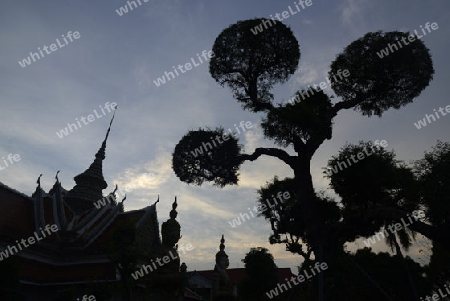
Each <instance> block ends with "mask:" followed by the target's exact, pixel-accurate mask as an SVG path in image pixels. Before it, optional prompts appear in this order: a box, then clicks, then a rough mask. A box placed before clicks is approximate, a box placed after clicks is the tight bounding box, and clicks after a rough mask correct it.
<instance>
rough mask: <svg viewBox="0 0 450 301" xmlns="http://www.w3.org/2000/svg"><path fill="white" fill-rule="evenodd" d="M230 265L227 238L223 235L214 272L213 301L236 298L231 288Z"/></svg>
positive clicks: (225, 300) (228, 300)
mask: <svg viewBox="0 0 450 301" xmlns="http://www.w3.org/2000/svg"><path fill="white" fill-rule="evenodd" d="M229 265H230V261H229V259H228V255H227V253H225V238H224V237H223V234H222V239H221V240H220V246H219V252H217V254H216V266H215V267H214V272H213V285H212V295H213V299H212V300H213V301H219V300H220V301H232V300H235V296H234V294H233V291H232V290H231V287H230V278H229V277H228V273H227V271H226V269H227V268H228V266H229Z"/></svg>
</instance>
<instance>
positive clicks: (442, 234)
mask: <svg viewBox="0 0 450 301" xmlns="http://www.w3.org/2000/svg"><path fill="white" fill-rule="evenodd" d="M362 217H366V218H380V219H387V218H390V219H395V220H398V221H399V220H401V219H403V220H404V221H406V222H407V221H408V212H405V211H403V210H400V209H395V208H391V207H379V208H375V209H373V210H370V211H368V212H366V213H365V214H363V215H362ZM408 224H409V223H408ZM343 226H344V225H343ZM344 227H345V226H344ZM408 228H409V229H411V230H412V231H415V232H418V233H420V234H422V235H424V236H426V237H427V238H429V239H431V240H432V241H433V242H438V243H439V244H441V245H442V246H443V247H444V248H446V249H447V250H450V233H449V232H448V231H446V229H445V228H443V227H436V226H433V225H429V224H426V223H424V222H421V221H420V220H415V221H414V222H413V223H412V224H410V225H408Z"/></svg>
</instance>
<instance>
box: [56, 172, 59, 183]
mask: <svg viewBox="0 0 450 301" xmlns="http://www.w3.org/2000/svg"><path fill="white" fill-rule="evenodd" d="M58 174H59V170H58V171H57V172H56V176H55V180H56V181H57V182H59V179H58Z"/></svg>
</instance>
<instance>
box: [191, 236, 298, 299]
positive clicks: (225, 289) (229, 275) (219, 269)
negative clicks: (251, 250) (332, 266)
mask: <svg viewBox="0 0 450 301" xmlns="http://www.w3.org/2000/svg"><path fill="white" fill-rule="evenodd" d="M215 257H216V258H215V261H216V264H215V266H214V270H206V271H192V272H188V273H187V281H188V284H189V287H190V288H191V289H192V290H193V291H195V292H196V293H197V294H199V295H200V296H201V297H202V298H203V300H205V301H239V300H246V301H253V299H251V300H249V299H246V298H243V297H242V296H240V295H239V291H238V288H237V284H238V283H240V282H241V281H243V280H244V279H245V278H246V277H247V274H246V271H245V268H232V269H229V268H228V266H229V265H230V262H229V259H228V255H227V254H226V252H225V238H224V236H223V235H222V238H221V240H220V245H219V251H218V252H217V253H216V256H215ZM292 276H294V275H293V274H292V272H291V269H290V268H278V269H277V277H278V283H283V282H284V281H285V279H290V278H291V277H292ZM291 297H292V296H286V294H285V295H283V296H281V295H280V296H278V297H277V298H275V299H274V300H283V301H284V300H293V298H291ZM256 299H257V300H260V299H259V298H255V300H256Z"/></svg>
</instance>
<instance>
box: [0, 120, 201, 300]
mask: <svg viewBox="0 0 450 301" xmlns="http://www.w3.org/2000/svg"><path fill="white" fill-rule="evenodd" d="M113 118H114V117H113ZM111 123H112V120H111ZM110 128H111V124H110V127H109V128H108V132H107V134H106V137H105V139H104V141H103V143H102V145H101V147H100V149H99V150H98V152H97V154H96V155H95V159H94V162H93V163H92V164H91V165H90V166H89V168H88V169H86V170H85V171H84V172H83V173H81V174H79V175H77V176H76V177H75V178H74V179H75V182H76V185H75V186H74V187H73V189H71V190H66V189H64V188H63V187H62V185H61V182H60V181H59V180H58V174H57V175H56V177H55V178H56V181H55V183H54V185H53V187H52V188H51V189H50V191H48V192H46V191H45V190H44V189H43V188H42V187H41V184H40V177H39V179H38V181H37V187H36V190H35V192H34V193H33V194H32V196H31V197H30V196H27V195H25V194H23V193H20V192H18V191H16V190H14V189H12V188H10V187H8V186H6V185H4V184H1V183H0V207H1V208H2V210H1V211H0V215H1V217H0V249H1V250H3V252H1V253H0V254H1V255H0V256H2V257H1V260H5V261H6V260H8V261H11V263H14V264H15V265H16V266H17V267H18V276H19V287H18V288H13V287H11V289H10V291H11V292H9V293H10V294H16V295H20V296H22V297H23V300H33V301H34V300H45V301H49V300H65V301H66V300H67V301H69V300H76V299H77V298H80V300H81V298H82V296H83V295H84V294H85V292H86V291H87V288H88V287H90V286H92V285H95V283H102V284H105V283H106V284H108V283H109V284H112V283H116V284H118V283H120V278H121V277H120V273H118V269H117V264H114V263H113V262H112V261H111V252H114V250H112V249H111V242H112V238H113V235H114V233H115V231H116V230H117V229H119V228H121V227H122V226H127V225H133V226H134V228H135V230H136V237H135V241H134V246H135V247H136V249H138V250H140V252H141V253H140V255H139V256H138V260H137V263H138V264H146V263H149V262H150V261H151V259H156V258H163V257H164V256H167V255H168V254H171V255H172V257H171V258H173V260H171V261H170V263H167V264H165V265H164V266H157V268H156V269H155V270H154V271H151V273H149V275H145V276H143V277H142V278H141V279H137V280H132V281H135V283H134V284H135V285H134V287H133V294H134V295H133V299H132V300H143V299H142V298H141V296H143V295H144V294H146V293H147V294H148V292H151V294H152V297H153V299H152V300H164V301H166V300H179V299H178V298H179V297H178V294H179V291H180V283H181V282H180V272H179V269H180V259H179V257H178V258H176V259H175V257H177V256H178V253H177V251H176V250H175V248H176V247H175V244H176V243H177V242H178V240H179V238H180V225H179V224H178V222H177V221H176V220H175V218H176V211H175V208H176V199H175V202H174V205H173V209H172V211H171V218H170V219H169V220H168V221H167V222H165V223H163V227H162V228H163V229H162V231H161V232H162V240H161V238H160V234H159V226H158V219H157V212H156V203H157V202H155V204H153V205H151V206H148V207H145V208H143V209H140V210H133V211H128V212H124V207H123V201H124V200H125V198H124V199H123V200H122V201H120V202H118V201H117V200H116V194H115V192H116V190H114V191H113V192H111V193H110V194H109V195H108V196H107V199H108V201H107V202H105V205H103V206H101V207H99V208H97V207H96V206H95V205H94V203H96V202H98V201H99V200H101V199H102V198H103V193H102V191H103V190H104V189H105V188H106V187H107V184H106V182H105V180H104V178H103V172H102V163H103V160H104V159H105V149H106V141H107V138H108V135H109V132H110ZM116 188H117V187H116ZM51 227H53V228H51ZM53 230H57V231H53ZM33 240H34V243H33ZM24 242H25V243H24ZM139 268H141V266H140V265H136V270H138V269H139ZM63 291H66V293H67V291H70V292H71V294H70V296H71V297H69V298H66V299H64V298H62V297H60V299H57V296H58V295H59V296H62V295H61V294H62V292H63ZM110 293H112V294H113V295H115V299H114V300H121V298H120V296H121V295H122V294H123V292H122V291H112V292H110ZM61 298H62V299H61ZM0 299H1V300H3V298H0ZM97 300H98V299H97ZM190 300H195V299H190Z"/></svg>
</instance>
